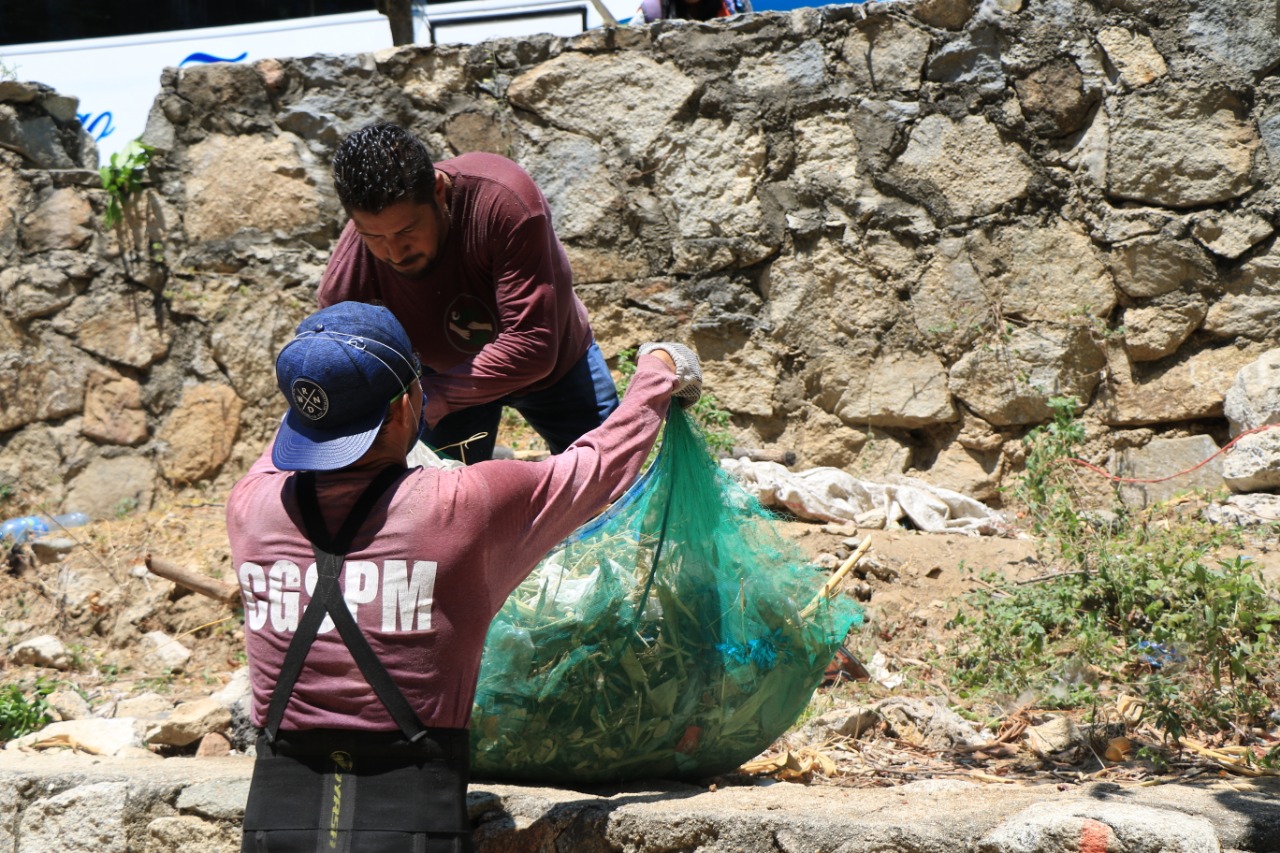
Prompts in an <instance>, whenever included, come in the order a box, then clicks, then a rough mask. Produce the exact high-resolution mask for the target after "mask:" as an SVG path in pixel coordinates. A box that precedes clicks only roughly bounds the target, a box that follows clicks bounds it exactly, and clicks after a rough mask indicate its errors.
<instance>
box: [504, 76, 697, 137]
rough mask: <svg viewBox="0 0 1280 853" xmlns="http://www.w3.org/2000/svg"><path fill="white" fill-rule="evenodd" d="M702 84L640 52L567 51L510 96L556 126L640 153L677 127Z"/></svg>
mask: <svg viewBox="0 0 1280 853" xmlns="http://www.w3.org/2000/svg"><path fill="white" fill-rule="evenodd" d="M696 88H697V84H696V83H695V82H694V81H693V80H692V79H690V78H689V77H688V76H686V75H685V74H682V73H681V72H680V71H679V70H678V69H677V68H676V67H675V66H674V65H670V64H659V63H657V62H654V61H653V60H652V59H650V58H649V57H647V56H643V55H640V54H634V53H621V54H614V55H610V56H588V55H586V54H582V53H565V54H561V55H560V56H557V57H555V58H554V59H552V60H550V61H548V62H544V63H542V64H541V65H538V66H536V67H535V68H533V69H531V70H529V71H527V72H525V73H524V74H521V75H520V76H519V77H517V78H516V79H515V80H513V81H512V82H511V85H510V86H509V87H508V88H507V98H508V99H509V100H510V101H511V103H512V104H513V105H514V106H516V107H519V108H520V109H524V110H528V111H529V112H531V113H534V114H535V115H537V116H538V117H539V118H541V119H542V120H543V121H545V122H547V123H549V124H551V125H554V126H556V127H559V128H561V129H563V130H569V131H572V132H574V133H580V134H582V135H584V136H587V137H590V138H591V139H593V140H595V141H597V142H601V141H604V140H610V141H611V142H613V143H614V146H616V148H617V149H618V150H619V153H621V154H623V155H624V156H626V155H630V156H633V157H639V156H642V155H644V154H646V153H647V152H648V150H649V148H650V147H651V146H652V145H653V144H654V143H655V142H656V141H657V140H659V139H661V138H662V137H663V136H664V135H666V134H667V133H668V132H669V131H670V130H671V128H668V125H669V124H670V123H671V121H672V119H673V118H675V115H676V113H677V112H678V111H679V110H680V109H681V108H682V107H683V106H684V105H685V102H686V101H687V100H688V99H689V97H690V95H692V94H693V92H694V90H695V89H696ZM611 147H612V146H611Z"/></svg>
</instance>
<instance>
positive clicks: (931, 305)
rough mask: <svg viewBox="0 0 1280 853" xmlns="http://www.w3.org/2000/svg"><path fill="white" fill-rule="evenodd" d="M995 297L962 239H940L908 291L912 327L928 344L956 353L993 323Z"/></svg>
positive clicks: (961, 350) (965, 347)
mask: <svg viewBox="0 0 1280 853" xmlns="http://www.w3.org/2000/svg"><path fill="white" fill-rule="evenodd" d="M995 306H996V299H995V296H994V295H993V294H992V293H991V292H990V291H989V290H988V284H987V282H986V281H985V280H984V279H983V277H982V275H981V274H980V273H979V272H978V267H977V263H976V261H975V259H974V258H973V256H972V254H970V252H969V251H968V249H967V248H966V245H965V241H963V240H961V239H958V238H950V239H945V240H942V241H940V242H939V243H938V247H937V252H936V254H935V255H934V256H933V258H932V259H931V260H930V261H929V264H928V266H927V267H926V268H925V271H924V274H923V275H922V276H921V277H920V280H919V282H918V283H917V284H916V286H915V288H914V289H913V291H912V294H911V314H912V319H913V320H914V321H915V327H916V329H917V330H919V332H920V334H921V335H923V336H924V339H925V340H926V341H928V342H929V343H930V344H931V345H936V346H938V347H940V348H942V349H944V350H946V351H947V352H949V353H950V352H955V353H957V354H958V353H960V352H963V351H964V350H965V349H967V347H968V346H969V345H970V344H971V343H973V341H975V340H977V339H978V338H979V337H980V336H981V335H982V333H983V331H984V330H985V329H987V328H988V327H989V326H990V325H991V323H992V322H993V317H994V315H995Z"/></svg>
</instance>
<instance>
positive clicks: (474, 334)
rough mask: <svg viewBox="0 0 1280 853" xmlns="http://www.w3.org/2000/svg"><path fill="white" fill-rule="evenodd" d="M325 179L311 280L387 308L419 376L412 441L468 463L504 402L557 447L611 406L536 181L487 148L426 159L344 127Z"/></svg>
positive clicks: (486, 449)
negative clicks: (327, 254) (330, 235)
mask: <svg viewBox="0 0 1280 853" xmlns="http://www.w3.org/2000/svg"><path fill="white" fill-rule="evenodd" d="M333 182H334V186H335V187H336V189H337V191H338V198H339V200H340V201H341V202H342V205H343V207H344V208H345V209H346V211H347V214H348V215H349V216H350V222H348V223H347V226H346V227H345V228H344V229H343V232H342V236H341V238H340V239H339V240H338V245H337V247H336V248H335V249H334V252H333V256H332V257H331V258H330V260H329V265H328V267H327V268H326V269H325V274H324V278H323V280H322V281H321V283H320V289H319V292H318V294H317V300H318V302H319V304H320V305H321V307H324V306H328V305H333V304H335V303H338V302H342V301H345V300H358V301H362V302H378V303H381V304H384V305H386V306H387V307H388V308H390V309H391V311H392V312H393V313H394V314H395V316H396V318H397V319H399V320H400V322H401V323H402V324H403V325H404V327H405V329H407V330H408V332H409V336H410V338H411V339H412V340H413V345H414V348H415V349H416V350H417V352H418V354H419V355H420V356H421V358H422V363H423V365H424V366H425V368H426V373H425V374H424V376H423V378H422V384H423V387H424V389H425V390H426V392H427V400H428V404H427V412H426V419H427V423H428V425H429V427H430V428H429V430H428V432H427V433H426V435H425V436H424V440H425V441H426V442H427V443H428V444H430V445H431V446H433V447H435V448H437V449H438V450H441V451H443V452H444V453H447V454H448V455H451V456H454V457H455V458H458V459H462V460H463V461H465V462H468V463H470V462H476V461H480V460H482V459H488V458H489V457H490V456H491V455H492V453H493V448H494V443H495V439H496V433H497V430H498V423H499V421H500V419H501V416H502V409H503V407H504V406H510V407H511V408H513V409H515V410H516V411H518V412H519V413H520V414H521V415H522V416H523V417H524V419H525V420H526V421H528V423H529V425H530V426H531V427H533V429H534V430H535V431H537V433H538V434H539V435H541V436H542V438H543V439H544V440H545V441H546V443H547V446H548V447H549V448H550V450H551V452H552V453H559V452H561V451H563V450H564V449H565V448H566V447H568V446H569V445H570V444H572V443H573V441H574V440H575V439H577V438H578V437H579V436H581V435H583V434H584V433H586V432H587V431H589V430H591V429H593V428H595V427H596V426H598V425H599V424H601V423H602V422H603V421H604V419H605V417H606V416H608V414H609V413H610V412H611V411H613V410H614V409H615V408H616V407H617V405H618V393H617V389H616V387H615V386H614V382H613V377H612V376H611V375H610V374H609V369H608V367H607V365H606V364H605V361H604V356H603V355H602V354H601V352H600V348H599V347H598V346H597V345H596V343H595V339H594V336H593V334H592V331H591V326H590V324H589V322H588V320H587V310H586V307H585V306H583V304H582V301H581V300H580V299H579V298H578V296H577V294H575V293H574V291H573V275H572V272H571V271H570V269H569V259H568V257H567V256H566V255H565V251H564V247H563V246H562V245H561V244H560V240H559V239H558V238H557V237H556V234H555V231H554V229H553V228H552V222H551V210H550V208H549V207H548V205H547V200H546V198H545V197H544V196H543V194H542V191H541V190H539V189H538V187H537V185H536V184H535V183H534V182H533V179H532V178H531V177H530V176H529V175H528V173H526V172H525V171H524V170H523V169H521V168H520V166H518V165H517V164H515V163H514V162H512V161H511V160H508V159H507V158H505V157H500V156H498V155H496V154H485V153H471V154H463V155H461V156H458V157H454V158H452V159H449V160H443V161H441V162H439V163H435V164H433V163H432V161H431V156H430V155H429V154H428V152H427V149H426V146H424V145H423V143H422V142H421V140H419V139H418V138H417V137H416V136H414V135H413V134H412V133H410V132H409V131H407V130H405V129H404V128H401V127H398V126H396V125H394V124H374V125H369V126H368V127H364V128H362V129H360V130H358V131H356V132H355V133H352V134H351V135H350V136H348V137H347V138H346V139H345V140H344V141H343V142H342V144H341V146H339V148H338V151H337V153H336V154H335V155H334V159H333Z"/></svg>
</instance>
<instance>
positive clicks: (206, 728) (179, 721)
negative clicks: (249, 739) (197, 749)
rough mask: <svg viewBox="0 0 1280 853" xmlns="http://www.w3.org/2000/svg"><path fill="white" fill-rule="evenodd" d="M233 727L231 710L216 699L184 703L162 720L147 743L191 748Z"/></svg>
mask: <svg viewBox="0 0 1280 853" xmlns="http://www.w3.org/2000/svg"><path fill="white" fill-rule="evenodd" d="M230 725H231V711H230V710H228V709H227V708H226V707H225V706H224V705H222V704H221V703H220V702H217V701H216V700H214V699H197V700H195V701H192V702H183V703H182V704H180V705H178V707H176V708H174V709H173V711H172V712H171V713H170V714H169V715H168V716H166V717H165V718H164V719H162V720H160V721H159V723H158V724H157V725H156V726H155V730H154V731H152V732H150V733H149V734H148V735H147V743H152V744H164V745H166V746H187V745H188V744H192V743H195V742H196V741H198V740H200V738H202V737H204V736H205V735H206V734H209V733H211V732H221V731H224V730H226V729H227V727H229V726H230Z"/></svg>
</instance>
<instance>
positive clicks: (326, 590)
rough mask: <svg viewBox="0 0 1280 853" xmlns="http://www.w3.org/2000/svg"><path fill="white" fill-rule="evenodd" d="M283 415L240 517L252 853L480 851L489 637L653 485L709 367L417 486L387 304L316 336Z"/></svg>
mask: <svg viewBox="0 0 1280 853" xmlns="http://www.w3.org/2000/svg"><path fill="white" fill-rule="evenodd" d="M276 379H277V383H278V384H279V386H280V390H281V391H282V392H283V393H284V395H285V397H286V399H287V400H288V403H289V409H288V412H287V413H286V414H285V416H284V419H283V420H282V422H281V424H280V427H279V429H278V431H277V433H276V437H275V440H274V441H273V442H272V445H271V447H270V448H269V449H268V451H267V452H266V453H264V454H263V456H262V457H261V458H260V459H259V460H258V461H257V462H256V463H255V464H254V465H253V467H252V468H251V469H250V471H249V473H248V474H247V475H245V477H244V478H243V479H241V480H240V482H238V483H237V484H236V486H235V488H234V489H233V490H232V492H231V496H230V498H229V499H228V502H227V531H228V536H229V538H230V541H231V555H232V563H233V565H234V566H235V571H236V574H237V577H238V579H239V582H240V586H241V590H242V593H243V597H244V618H245V643H246V646H247V649H248V655H249V671H250V680H251V683H252V689H253V694H252V719H253V722H254V724H255V725H256V726H259V727H260V728H261V729H262V733H261V736H260V738H259V740H258V747H257V748H258V758H257V761H256V763H255V765H254V776H253V782H252V786H251V788H250V795H249V802H248V804H247V806H246V808H245V820H244V833H243V842H242V848H241V849H242V851H245V853H248V851H254V853H282V852H283V853H294V851H306V853H312V851H317V850H341V851H351V853H466V851H470V850H471V842H470V822H469V820H468V818H467V811H466V786H467V781H468V772H469V770H468V768H469V755H468V750H469V737H468V734H467V726H468V724H469V721H470V714H471V707H472V702H473V699H474V696H475V685H476V677H477V674H478V672H479V667H480V655H481V651H482V649H483V646H484V639H485V634H486V632H487V631H488V628H489V623H490V622H491V621H492V619H493V617H494V615H495V614H496V613H497V612H498V609H499V608H500V607H501V606H502V603H503V602H504V600H505V599H506V597H507V596H508V595H509V594H510V592H511V591H512V590H513V589H514V588H515V587H516V586H517V585H518V584H519V583H520V581H521V580H523V579H524V577H525V576H526V575H528V573H529V572H530V571H532V569H533V568H534V566H535V565H536V564H537V562H538V561H539V560H540V559H541V558H542V557H543V556H544V555H545V554H546V553H547V552H548V551H550V549H551V548H552V547H553V546H554V545H555V544H556V543H557V542H559V541H560V540H561V539H563V538H564V537H565V536H567V535H568V534H569V533H571V532H572V531H573V530H574V529H575V528H577V527H578V526H580V525H581V524H583V523H584V522H586V521H587V520H589V519H590V518H591V517H592V516H593V515H594V514H596V513H597V512H598V511H599V510H600V509H602V508H603V507H604V506H606V505H607V504H608V503H609V502H611V501H613V500H615V499H616V498H617V497H619V496H620V495H621V494H622V492H623V491H624V490H625V489H626V487H627V486H628V485H629V484H630V483H631V481H632V480H633V479H634V478H635V476H636V475H637V474H638V473H639V471H640V468H641V466H642V465H643V463H644V460H645V457H646V455H647V454H648V452H649V449H650V447H651V446H652V445H653V442H654V440H655V439H656V437H657V434H658V431H659V428H660V425H661V423H662V420H663V418H664V417H665V414H666V410H667V407H668V404H669V402H670V400H671V398H672V397H673V396H675V397H676V398H677V399H678V400H679V401H680V402H681V404H683V405H688V404H689V403H691V402H692V401H694V400H696V399H697V397H698V395H699V394H700V393H701V386H702V375H701V366H700V364H699V362H698V358H697V356H696V355H694V353H693V352H692V351H691V350H689V349H688V348H687V347H684V346H682V345H680V344H670V343H660V344H646V345H645V346H644V347H642V348H641V354H640V356H639V358H638V360H637V365H636V373H635V375H634V377H633V378H632V380H631V383H630V387H629V388H628V391H627V394H626V397H625V399H624V400H623V401H622V403H621V405H620V407H619V408H618V409H617V410H616V411H615V412H614V413H613V414H612V415H610V416H609V417H608V419H607V420H606V421H605V422H604V424H602V425H601V426H600V427H598V428H596V429H594V430H591V431H590V432H588V433H587V434H585V435H584V436H582V438H581V439H579V440H578V441H576V442H574V443H573V444H572V445H571V446H569V447H568V448H567V449H566V450H565V451H564V452H563V453H562V454H559V455H557V456H552V457H551V458H549V459H547V460H546V461H543V462H518V461H514V460H507V461H492V462H486V463H485V464H483V465H474V466H469V467H464V468H457V469H453V470H443V469H435V468H430V469H424V468H412V469H408V468H406V466H405V458H406V454H407V453H408V451H409V449H410V448H411V447H412V446H413V445H414V443H415V442H416V440H417V438H418V435H419V433H420V431H421V428H422V426H421V424H422V413H423V410H424V407H425V405H426V401H424V398H423V392H422V385H421V381H420V379H421V367H420V365H419V362H418V359H417V356H416V355H415V354H414V351H413V347H412V344H411V343H410V341H409V337H408V336H407V335H406V334H405V331H404V329H403V327H402V326H401V325H400V324H399V323H398V322H397V321H396V319H395V317H394V316H393V315H392V314H391V312H390V311H389V310H388V309H387V308H385V307H380V306H373V305H367V304H363V303H357V302H342V303H339V304H337V305H333V306H331V307H329V308H326V309H323V310H321V311H318V312H317V313H315V314H313V315H311V316H310V317H308V318H307V319H306V320H304V321H303V322H302V323H301V324H300V325H299V326H298V330H297V336H296V337H295V338H294V339H293V340H292V341H290V342H289V343H288V344H286V345H285V347H284V348H283V350H282V351H281V352H280V355H279V357H278V359H277V361H276Z"/></svg>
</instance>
